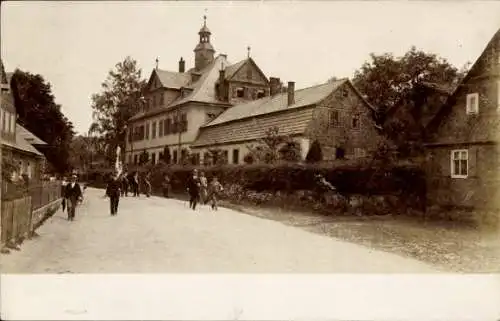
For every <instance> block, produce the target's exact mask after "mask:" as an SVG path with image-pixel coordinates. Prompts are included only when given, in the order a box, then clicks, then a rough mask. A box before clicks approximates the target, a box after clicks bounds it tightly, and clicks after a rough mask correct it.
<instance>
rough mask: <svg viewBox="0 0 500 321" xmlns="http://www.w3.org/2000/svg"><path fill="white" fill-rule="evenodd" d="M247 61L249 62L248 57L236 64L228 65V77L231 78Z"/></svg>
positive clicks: (226, 71)
mask: <svg viewBox="0 0 500 321" xmlns="http://www.w3.org/2000/svg"><path fill="white" fill-rule="evenodd" d="M245 62H247V59H243V60H241V61H238V62H237V63H235V64H232V65H229V66H227V67H226V69H225V73H226V79H231V78H232V77H233V76H234V74H235V73H236V72H237V71H238V70H239V69H240V68H241V67H242V66H243V65H244V64H245Z"/></svg>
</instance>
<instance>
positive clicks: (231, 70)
mask: <svg viewBox="0 0 500 321" xmlns="http://www.w3.org/2000/svg"><path fill="white" fill-rule="evenodd" d="M246 64H252V65H253V67H254V68H255V69H257V71H258V72H259V73H260V75H261V76H262V78H264V79H266V80H268V79H267V76H266V75H265V74H264V72H262V70H261V69H260V68H259V66H258V65H257V64H256V63H255V61H254V60H253V59H252V58H250V57H248V58H246V59H243V60H241V61H239V62H237V63H235V64H233V65H229V66H227V67H226V69H225V78H226V79H227V80H231V79H232V78H233V77H234V75H236V74H237V73H238V71H239V70H240V69H241V68H242V67H243V66H244V65H246Z"/></svg>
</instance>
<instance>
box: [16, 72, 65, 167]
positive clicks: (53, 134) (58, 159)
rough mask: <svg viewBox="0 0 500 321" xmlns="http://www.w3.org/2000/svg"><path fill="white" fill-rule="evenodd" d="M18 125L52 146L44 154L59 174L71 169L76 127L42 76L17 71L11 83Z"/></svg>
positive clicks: (43, 150)
mask: <svg viewBox="0 0 500 321" xmlns="http://www.w3.org/2000/svg"><path fill="white" fill-rule="evenodd" d="M11 87H12V93H13V96H14V102H15V105H16V110H17V113H18V120H17V121H18V122H19V124H21V125H22V126H24V127H25V128H26V129H27V130H29V131H30V132H32V133H33V134H35V135H36V136H37V137H39V138H40V139H42V140H43V141H44V142H46V143H47V144H48V146H46V147H45V148H43V149H42V150H41V151H42V153H43V154H44V155H45V157H46V158H47V161H48V162H49V164H50V165H51V166H52V167H53V168H54V170H55V171H57V172H58V173H61V174H62V173H64V172H66V171H68V170H69V169H70V168H71V164H70V155H69V151H70V144H71V141H72V139H73V136H74V134H75V133H74V130H73V124H72V123H71V122H70V121H69V120H68V119H67V118H66V117H65V116H64V114H63V113H62V112H61V106H60V105H58V104H56V103H55V98H54V95H53V94H52V89H51V85H50V83H46V82H45V80H44V78H43V77H42V76H41V75H35V74H31V73H29V72H24V71H21V70H19V69H16V71H15V72H14V75H13V76H12V80H11Z"/></svg>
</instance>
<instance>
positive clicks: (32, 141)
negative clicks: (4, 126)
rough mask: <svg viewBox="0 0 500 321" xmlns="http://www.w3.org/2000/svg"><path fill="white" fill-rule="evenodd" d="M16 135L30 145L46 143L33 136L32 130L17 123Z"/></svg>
mask: <svg viewBox="0 0 500 321" xmlns="http://www.w3.org/2000/svg"><path fill="white" fill-rule="evenodd" d="M16 135H20V136H21V137H23V138H24V140H26V141H27V142H28V143H30V144H31V145H47V143H46V142H44V141H43V140H41V139H40V138H38V137H37V136H35V134H33V133H32V132H30V131H29V130H27V129H26V128H24V127H23V126H21V125H19V124H17V126H16Z"/></svg>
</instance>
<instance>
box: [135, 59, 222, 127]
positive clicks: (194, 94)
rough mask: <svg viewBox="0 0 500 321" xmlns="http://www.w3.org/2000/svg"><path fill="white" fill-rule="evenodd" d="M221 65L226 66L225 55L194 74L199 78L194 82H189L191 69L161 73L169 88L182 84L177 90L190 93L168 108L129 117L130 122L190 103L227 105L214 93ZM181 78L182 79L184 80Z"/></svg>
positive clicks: (192, 71)
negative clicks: (186, 90)
mask: <svg viewBox="0 0 500 321" xmlns="http://www.w3.org/2000/svg"><path fill="white" fill-rule="evenodd" d="M223 64H224V65H227V64H228V63H227V60H226V57H225V55H219V56H217V57H216V58H215V59H214V61H213V62H212V63H211V64H209V65H208V66H207V67H205V68H204V69H203V70H200V71H199V72H196V73H198V74H200V78H199V79H198V80H197V81H195V82H191V73H194V72H195V71H194V70H193V69H190V70H189V71H188V72H186V73H175V72H170V71H162V74H163V76H164V80H165V81H169V82H170V84H171V86H170V87H169V88H175V87H173V85H179V84H181V83H182V82H184V85H182V86H179V87H178V88H181V87H185V88H188V89H190V91H189V92H188V94H187V95H186V96H185V97H179V98H177V99H176V100H174V101H173V102H172V103H171V104H170V105H168V106H165V107H162V108H157V109H152V110H149V111H141V112H139V113H137V114H136V115H134V116H133V117H131V118H130V120H136V119H139V118H142V117H144V116H149V115H156V114H159V113H162V112H164V111H167V110H169V109H172V108H174V107H176V106H179V105H182V104H184V103H187V102H190V101H196V102H204V103H213V104H224V105H227V103H226V102H223V101H220V100H219V99H218V98H217V96H216V93H215V84H216V82H217V80H218V79H219V68H220V66H221V65H223ZM153 72H154V71H153ZM158 75H159V73H158ZM178 75H182V76H178ZM182 77H184V79H183V78H182ZM186 79H187V82H186ZM167 87H168V86H167Z"/></svg>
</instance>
